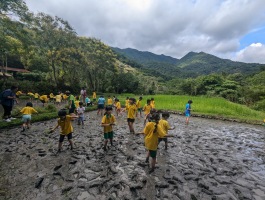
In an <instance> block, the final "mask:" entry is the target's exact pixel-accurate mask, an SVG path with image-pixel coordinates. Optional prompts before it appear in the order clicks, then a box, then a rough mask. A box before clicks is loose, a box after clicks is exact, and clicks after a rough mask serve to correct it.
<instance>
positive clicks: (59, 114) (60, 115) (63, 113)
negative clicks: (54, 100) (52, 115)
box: [58, 109, 67, 117]
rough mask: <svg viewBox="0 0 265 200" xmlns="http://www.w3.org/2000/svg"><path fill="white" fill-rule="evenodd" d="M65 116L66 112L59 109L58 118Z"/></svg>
mask: <svg viewBox="0 0 265 200" xmlns="http://www.w3.org/2000/svg"><path fill="white" fill-rule="evenodd" d="M66 115H67V112H66V110H65V109H61V110H59V112H58V116H59V117H63V116H66Z"/></svg>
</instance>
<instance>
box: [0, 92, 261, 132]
mask: <svg viewBox="0 0 265 200" xmlns="http://www.w3.org/2000/svg"><path fill="white" fill-rule="evenodd" d="M104 96H105V98H106V99H107V96H108V95H107V94H105V95H104ZM112 96H113V94H112V95H111V97H112ZM115 96H116V97H117V98H119V100H120V102H121V104H122V105H124V104H125V99H126V97H134V98H136V99H138V98H139V96H136V95H133V94H121V95H115ZM151 97H153V98H154V99H155V105H156V109H157V110H168V111H175V112H178V113H183V112H184V110H185V105H186V103H187V102H188V100H189V99H191V100H192V101H193V103H192V105H191V106H192V114H193V115H197V116H198V115H204V116H213V117H214V118H222V119H236V120H237V121H240V122H246V123H251V124H263V120H264V119H265V113H264V112H259V111H256V110H252V109H250V108H248V107H247V106H244V105H240V104H236V103H232V102H229V101H227V100H225V99H223V98H214V97H205V96H201V97H198V96H197V97H194V96H192V97H191V96H179V95H152V96H148V95H147V96H145V95H144V96H143V100H142V106H144V104H146V100H147V99H150V98H151ZM20 109H21V108H20V107H19V108H16V109H14V111H13V114H18V113H19V110H20ZM36 109H37V110H38V112H39V115H35V116H34V117H33V122H34V121H44V120H49V119H52V118H56V117H57V111H56V110H54V109H56V108H55V107H54V106H53V105H52V104H51V105H49V106H46V107H45V109H44V108H42V107H38V108H36ZM95 109H96V106H93V107H91V108H88V109H87V111H89V110H95ZM20 124H21V119H20V118H18V119H17V120H14V121H12V122H11V123H6V122H3V121H0V129H1V128H7V127H11V126H17V125H20Z"/></svg>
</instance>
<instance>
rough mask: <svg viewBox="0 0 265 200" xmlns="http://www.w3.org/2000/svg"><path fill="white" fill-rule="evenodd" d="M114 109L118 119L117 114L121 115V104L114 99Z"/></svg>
mask: <svg viewBox="0 0 265 200" xmlns="http://www.w3.org/2000/svg"><path fill="white" fill-rule="evenodd" d="M115 107H116V115H117V117H118V116H119V114H120V115H121V102H120V100H119V99H117V98H116V99H115Z"/></svg>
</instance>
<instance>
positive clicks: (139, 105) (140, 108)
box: [136, 97, 143, 117]
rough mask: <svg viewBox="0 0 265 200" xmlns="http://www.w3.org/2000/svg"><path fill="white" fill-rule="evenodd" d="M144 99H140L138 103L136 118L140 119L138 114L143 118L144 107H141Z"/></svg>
mask: <svg viewBox="0 0 265 200" xmlns="http://www.w3.org/2000/svg"><path fill="white" fill-rule="evenodd" d="M142 99H143V97H139V99H138V100H137V102H136V106H137V112H136V117H138V112H139V113H140V117H142V109H143V108H142V105H141V101H142Z"/></svg>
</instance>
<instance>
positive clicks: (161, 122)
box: [159, 119, 170, 138]
mask: <svg viewBox="0 0 265 200" xmlns="http://www.w3.org/2000/svg"><path fill="white" fill-rule="evenodd" d="M159 125H160V126H161V128H162V129H163V130H164V131H165V133H166V134H167V132H168V130H169V129H170V126H169V123H168V121H167V120H164V119H160V120H159ZM159 138H160V136H159Z"/></svg>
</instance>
